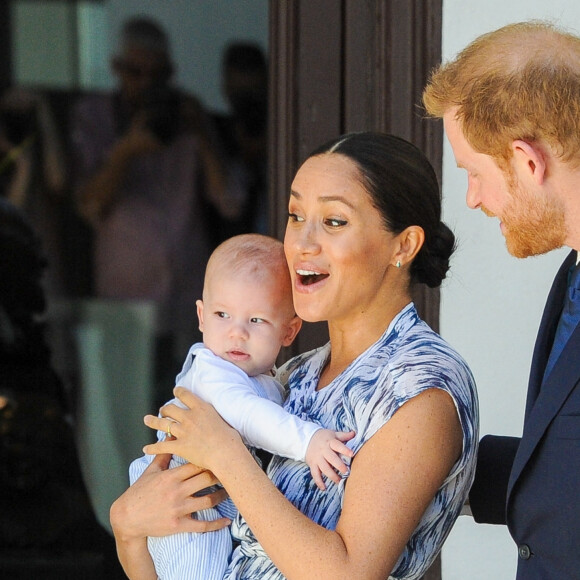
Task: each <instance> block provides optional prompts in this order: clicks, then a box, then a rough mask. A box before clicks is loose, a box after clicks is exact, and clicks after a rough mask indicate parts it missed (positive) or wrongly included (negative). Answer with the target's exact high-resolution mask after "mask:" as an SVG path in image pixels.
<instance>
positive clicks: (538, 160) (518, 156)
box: [512, 139, 546, 185]
mask: <svg viewBox="0 0 580 580" xmlns="http://www.w3.org/2000/svg"><path fill="white" fill-rule="evenodd" d="M512 151H513V154H514V157H513V163H514V169H515V171H516V175H517V176H518V178H522V179H525V178H526V177H527V178H528V179H529V178H532V179H533V180H534V181H535V182H536V184H537V185H542V183H543V182H544V178H545V177H546V156H545V153H544V151H542V149H541V148H540V147H538V146H537V145H534V144H532V143H528V142H527V141H523V140H521V139H516V140H515V141H514V142H513V143H512Z"/></svg>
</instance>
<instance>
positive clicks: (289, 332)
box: [282, 316, 302, 346]
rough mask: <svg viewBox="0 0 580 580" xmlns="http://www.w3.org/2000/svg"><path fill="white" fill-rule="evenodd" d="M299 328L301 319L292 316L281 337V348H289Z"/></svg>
mask: <svg viewBox="0 0 580 580" xmlns="http://www.w3.org/2000/svg"><path fill="white" fill-rule="evenodd" d="M301 328H302V319H301V318H298V316H294V317H293V318H292V319H291V320H290V322H288V324H287V325H286V333H285V334H284V336H283V337H282V346H290V345H291V344H292V343H293V342H294V339H295V338H296V335H297V334H298V331H299V330H300V329H301Z"/></svg>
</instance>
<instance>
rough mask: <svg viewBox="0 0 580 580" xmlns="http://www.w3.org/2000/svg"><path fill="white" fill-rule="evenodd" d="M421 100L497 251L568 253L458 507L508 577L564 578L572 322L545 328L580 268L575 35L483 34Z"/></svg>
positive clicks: (576, 380) (578, 462) (576, 344)
mask: <svg viewBox="0 0 580 580" xmlns="http://www.w3.org/2000/svg"><path fill="white" fill-rule="evenodd" d="M423 100H424V103H425V106H426V109H427V112H428V113H429V114H430V115H431V116H433V117H440V118H443V122H444V127H445V131H446V133H447V137H448V139H449V142H450V144H451V146H452V148H453V153H454V155H455V159H456V161H457V165H458V166H459V167H461V168H464V169H465V170H466V171H467V172H468V190H467V204H468V206H469V207H471V208H474V209H475V208H479V209H481V210H482V211H484V212H485V213H486V215H488V216H490V217H497V218H498V219H499V220H500V227H501V231H502V233H503V235H504V237H505V240H506V245H507V248H508V251H509V252H510V253H511V254H512V255H514V256H516V257H520V258H523V257H527V256H533V255H537V254H542V253H545V252H548V251H550V250H553V249H556V248H559V247H562V246H568V247H570V248H571V249H572V251H571V252H570V254H569V256H568V257H567V258H566V260H565V261H564V264H563V265H562V267H561V269H560V271H559V272H558V274H557V276H556V279H555V281H554V284H553V286H552V289H551V291H550V295H549V297H548V301H547V304H546V308H545V311H544V315H543V318H542V322H541V325H540V329H539V333H538V337H537V340H536V346H535V350H534V356H533V361H532V368H531V374H530V379H529V386H528V395H527V404H526V411H525V419H524V430H523V435H522V437H521V439H518V438H511V437H497V436H486V437H484V439H483V440H482V441H481V445H480V452H479V453H480V454H479V459H478V471H477V474H476V479H475V482H474V484H473V487H472V490H471V493H470V506H471V511H472V513H473V515H474V518H475V520H476V521H478V522H485V523H504V524H507V525H508V527H509V530H510V533H511V535H512V537H513V538H514V540H515V542H516V544H517V545H518V555H519V558H518V571H517V578H518V580H536V579H537V580H540V579H542V580H546V579H551V578H554V579H557V580H564V579H567V578H570V579H572V578H575V579H576V578H578V577H579V574H580V550H579V549H578V548H579V546H580V325H579V324H578V317H576V318H575V320H574V321H573V322H572V324H571V328H572V334H571V335H570V336H569V338H567V337H564V338H563V339H561V338H560V336H561V334H560V332H558V334H557V333H556V330H557V327H558V326H559V320H560V318H561V313H562V311H563V309H566V310H568V309H569V308H572V309H573V307H571V306H570V304H567V305H566V306H564V304H565V298H566V295H567V293H568V292H569V293H570V295H572V296H573V295H574V294H576V297H577V298H578V297H580V289H579V290H578V291H577V292H576V293H575V292H574V290H568V288H567V286H568V279H569V277H570V274H569V271H570V270H572V271H573V274H572V279H573V280H576V279H577V278H578V276H579V274H580V272H579V270H578V267H577V261H578V253H577V252H578V250H579V249H580V219H579V218H580V193H579V189H580V38H578V37H576V36H573V35H570V34H568V33H566V32H564V31H562V30H559V29H557V28H556V27H554V26H552V25H550V24H547V23H541V22H528V23H519V24H512V25H508V26H506V27H504V28H501V29H499V30H497V31H495V32H491V33H488V34H485V35H483V36H481V37H479V38H478V39H476V40H475V41H474V42H473V43H472V44H471V45H469V46H468V47H467V48H466V49H464V50H463V51H462V52H461V53H460V54H459V55H458V56H457V57H456V58H455V59H454V60H453V61H452V62H450V63H447V64H444V65H442V66H441V67H440V68H439V69H438V70H436V71H435V72H434V73H433V75H432V77H431V79H430V82H429V84H428V86H427V87H426V89H425V92H424V95H423ZM576 284H580V283H579V282H576ZM562 318H563V317H562ZM561 324H562V323H561ZM556 335H557V336H556ZM560 343H562V344H563V347H559V344H560ZM559 348H563V350H562V351H561V354H559V353H560V351H559ZM551 351H553V352H551Z"/></svg>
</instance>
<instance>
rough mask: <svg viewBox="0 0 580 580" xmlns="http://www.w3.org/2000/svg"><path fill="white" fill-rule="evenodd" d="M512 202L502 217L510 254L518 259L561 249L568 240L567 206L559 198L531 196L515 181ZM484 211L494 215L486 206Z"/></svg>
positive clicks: (510, 186)
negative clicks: (565, 212)
mask: <svg viewBox="0 0 580 580" xmlns="http://www.w3.org/2000/svg"><path fill="white" fill-rule="evenodd" d="M509 181H511V183H509V182H508V185H509V190H510V196H511V197H510V199H509V201H508V203H507V204H506V206H505V207H504V208H503V210H502V216H498V217H500V219H501V221H502V223H503V227H504V236H505V241H506V246H507V249H508V252H509V253H510V254H511V255H512V256H514V257H516V258H527V257H528V256H537V255H540V254H545V253H546V252H550V251H551V250H555V249H557V248H561V247H562V246H563V245H564V243H565V240H566V219H565V215H564V207H563V205H562V204H561V203H560V202H559V201H557V200H556V199H555V198H538V197H531V196H529V195H527V194H526V193H525V192H524V191H523V189H522V188H521V187H520V186H519V184H518V183H517V182H515V180H513V179H512V180H509ZM482 210H483V212H484V213H485V214H486V215H488V216H492V215H493V214H492V213H491V212H490V211H489V210H488V209H486V208H485V207H482Z"/></svg>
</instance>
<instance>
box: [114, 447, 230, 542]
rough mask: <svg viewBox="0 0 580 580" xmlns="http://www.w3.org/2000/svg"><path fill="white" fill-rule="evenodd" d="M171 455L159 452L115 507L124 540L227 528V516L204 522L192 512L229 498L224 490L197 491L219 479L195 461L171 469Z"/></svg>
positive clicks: (116, 522)
mask: <svg viewBox="0 0 580 580" xmlns="http://www.w3.org/2000/svg"><path fill="white" fill-rule="evenodd" d="M170 460H171V455H158V456H157V457H155V459H154V460H153V461H152V463H151V465H149V467H147V469H146V470H145V471H144V472H143V475H142V476H141V477H140V478H139V479H138V480H137V481H136V482H135V483H134V484H133V485H132V486H131V487H130V488H128V489H127V490H126V491H125V493H123V495H122V496H121V497H119V498H118V499H117V500H116V501H115V502H114V503H113V505H112V507H111V514H110V516H111V525H112V527H113V530H114V532H115V536H116V537H118V538H119V539H121V540H124V541H130V540H132V539H139V538H145V537H146V536H167V535H170V534H175V533H178V532H209V531H213V530H219V529H221V528H224V527H225V526H227V525H228V524H229V523H230V520H228V519H227V518H220V519H217V520H214V521H201V520H196V519H193V518H192V517H191V514H192V513H194V512H196V511H200V510H203V509H207V508H210V507H214V506H216V505H217V504H218V503H220V502H222V501H223V500H224V499H226V497H227V493H226V492H225V490H223V489H221V490H219V491H215V492H213V493H211V494H208V495H205V496H203V497H193V495H194V494H195V493H197V492H198V491H201V490H202V489H205V488H207V487H209V486H211V485H215V484H217V483H219V482H218V480H217V479H216V478H215V476H214V475H213V474H212V473H210V472H209V471H205V470H202V469H200V468H199V467H197V466H195V465H191V464H186V465H181V466H179V467H176V468H175V469H168V466H169V461H170Z"/></svg>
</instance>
